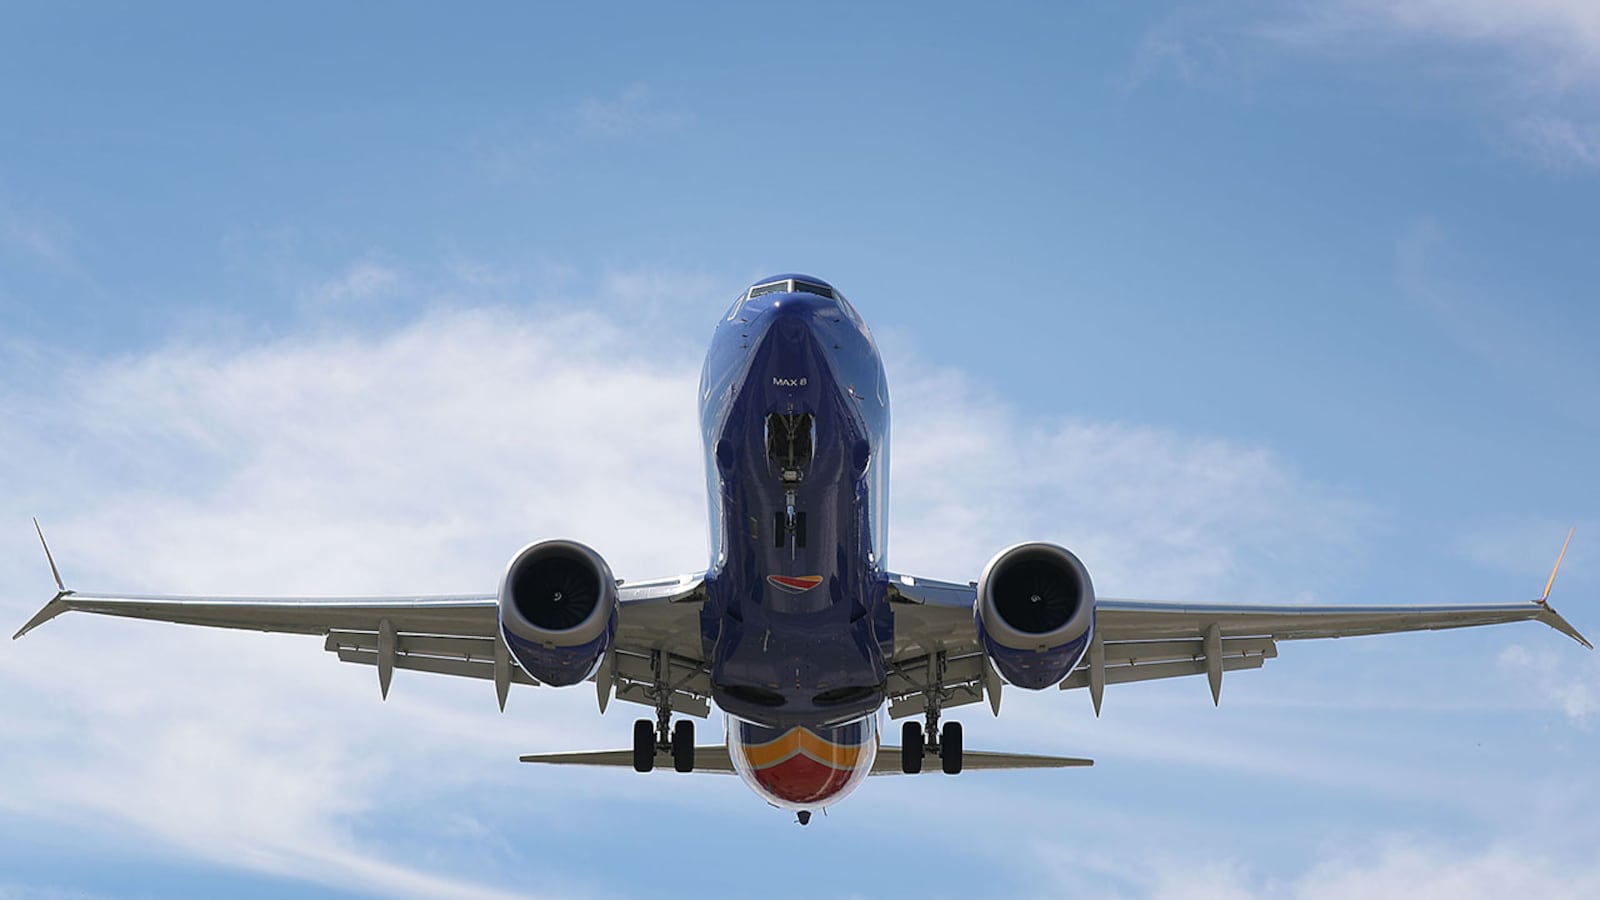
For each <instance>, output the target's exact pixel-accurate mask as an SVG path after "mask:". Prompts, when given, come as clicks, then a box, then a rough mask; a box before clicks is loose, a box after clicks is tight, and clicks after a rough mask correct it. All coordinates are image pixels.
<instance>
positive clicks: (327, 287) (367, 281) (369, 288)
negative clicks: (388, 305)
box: [301, 260, 402, 307]
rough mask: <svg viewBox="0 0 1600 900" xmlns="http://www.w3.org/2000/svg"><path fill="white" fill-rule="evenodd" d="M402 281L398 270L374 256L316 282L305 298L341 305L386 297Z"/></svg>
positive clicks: (313, 302)
mask: <svg viewBox="0 0 1600 900" xmlns="http://www.w3.org/2000/svg"><path fill="white" fill-rule="evenodd" d="M401 284H402V277H401V274H400V272H399V271H398V270H396V269H394V268H392V267H390V266H385V265H383V264H381V263H378V262H374V261H372V260H360V261H357V262H354V263H351V264H350V265H349V266H348V267H346V268H345V270H344V271H342V272H340V273H339V274H338V275H335V276H333V277H331V278H328V279H326V280H323V281H321V282H318V283H316V284H313V285H312V286H311V287H309V288H307V289H306V290H305V291H304V292H302V294H301V301H302V302H303V303H307V304H310V305H311V306H313V307H329V306H333V307H338V306H349V305H358V304H363V303H365V302H367V301H372V300H382V299H383V298H384V297H385V295H387V294H389V293H391V292H393V291H394V290H396V289H397V288H398V287H400V286H401Z"/></svg>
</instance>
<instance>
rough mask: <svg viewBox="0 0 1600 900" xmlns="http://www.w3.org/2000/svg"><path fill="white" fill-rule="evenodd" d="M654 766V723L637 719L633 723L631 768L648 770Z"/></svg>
mask: <svg viewBox="0 0 1600 900" xmlns="http://www.w3.org/2000/svg"><path fill="white" fill-rule="evenodd" d="M655 767H656V723H654V722H652V721H650V720H649V719H639V720H637V721H635V722H634V723H633V770H634V771H635V772H648V771H650V770H651V769H654V768H655Z"/></svg>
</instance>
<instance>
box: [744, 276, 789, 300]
mask: <svg viewBox="0 0 1600 900" xmlns="http://www.w3.org/2000/svg"><path fill="white" fill-rule="evenodd" d="M788 292H789V282H787V281H774V282H771V283H769V284H758V285H756V286H755V287H753V288H751V289H750V299H751V300H754V299H755V298H757V297H759V296H761V295H762V294H787V293H788Z"/></svg>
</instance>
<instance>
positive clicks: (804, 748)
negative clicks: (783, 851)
mask: <svg viewBox="0 0 1600 900" xmlns="http://www.w3.org/2000/svg"><path fill="white" fill-rule="evenodd" d="M877 725H878V721H877V719H876V718H874V717H873V716H866V717H863V718H861V719H857V720H855V721H853V722H846V723H845V724H843V725H837V726H831V727H816V726H812V727H806V726H797V727H795V728H767V727H765V726H762V725H756V724H754V723H752V722H743V721H740V720H738V719H729V720H728V755H729V756H730V757H731V758H732V760H733V767H734V771H736V772H738V773H739V776H740V777H741V778H743V779H744V780H745V782H746V783H747V784H749V785H750V787H751V788H752V789H753V790H755V792H756V793H758V794H760V795H761V796H762V798H763V799H765V800H766V801H767V802H768V803H771V804H772V805H774V806H780V807H783V808H786V809H816V808H817V807H820V806H826V805H829V804H831V803H834V802H837V801H838V800H839V799H841V798H842V797H844V796H845V795H846V794H848V793H850V791H852V790H854V789H855V788H856V786H858V785H859V784H861V782H862V781H864V780H865V779H866V777H867V776H868V775H870V774H872V763H873V760H874V759H876V757H877V755H878V728H877Z"/></svg>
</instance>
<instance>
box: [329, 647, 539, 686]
mask: <svg viewBox="0 0 1600 900" xmlns="http://www.w3.org/2000/svg"><path fill="white" fill-rule="evenodd" d="M329 649H330V650H334V652H335V653H336V654H337V655H338V657H339V661H340V662H347V663H356V664H358V665H363V666H376V665H377V664H378V651H376V650H347V649H343V648H333V647H330V648H329ZM394 667H395V668H396V669H410V670H411V671H413V672H432V673H434V674H435V675H457V676H460V677H463V678H482V679H485V680H489V681H493V680H494V663H492V662H487V663H486V662H477V661H473V660H465V659H449V658H445V657H438V656H416V655H412V654H409V653H396V654H395V656H394ZM511 681H512V682H513V683H515V684H526V685H530V686H533V687H538V686H539V682H537V681H535V680H533V676H531V675H529V674H528V673H527V672H524V671H523V670H522V668H521V667H520V666H514V667H512V669H511Z"/></svg>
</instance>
